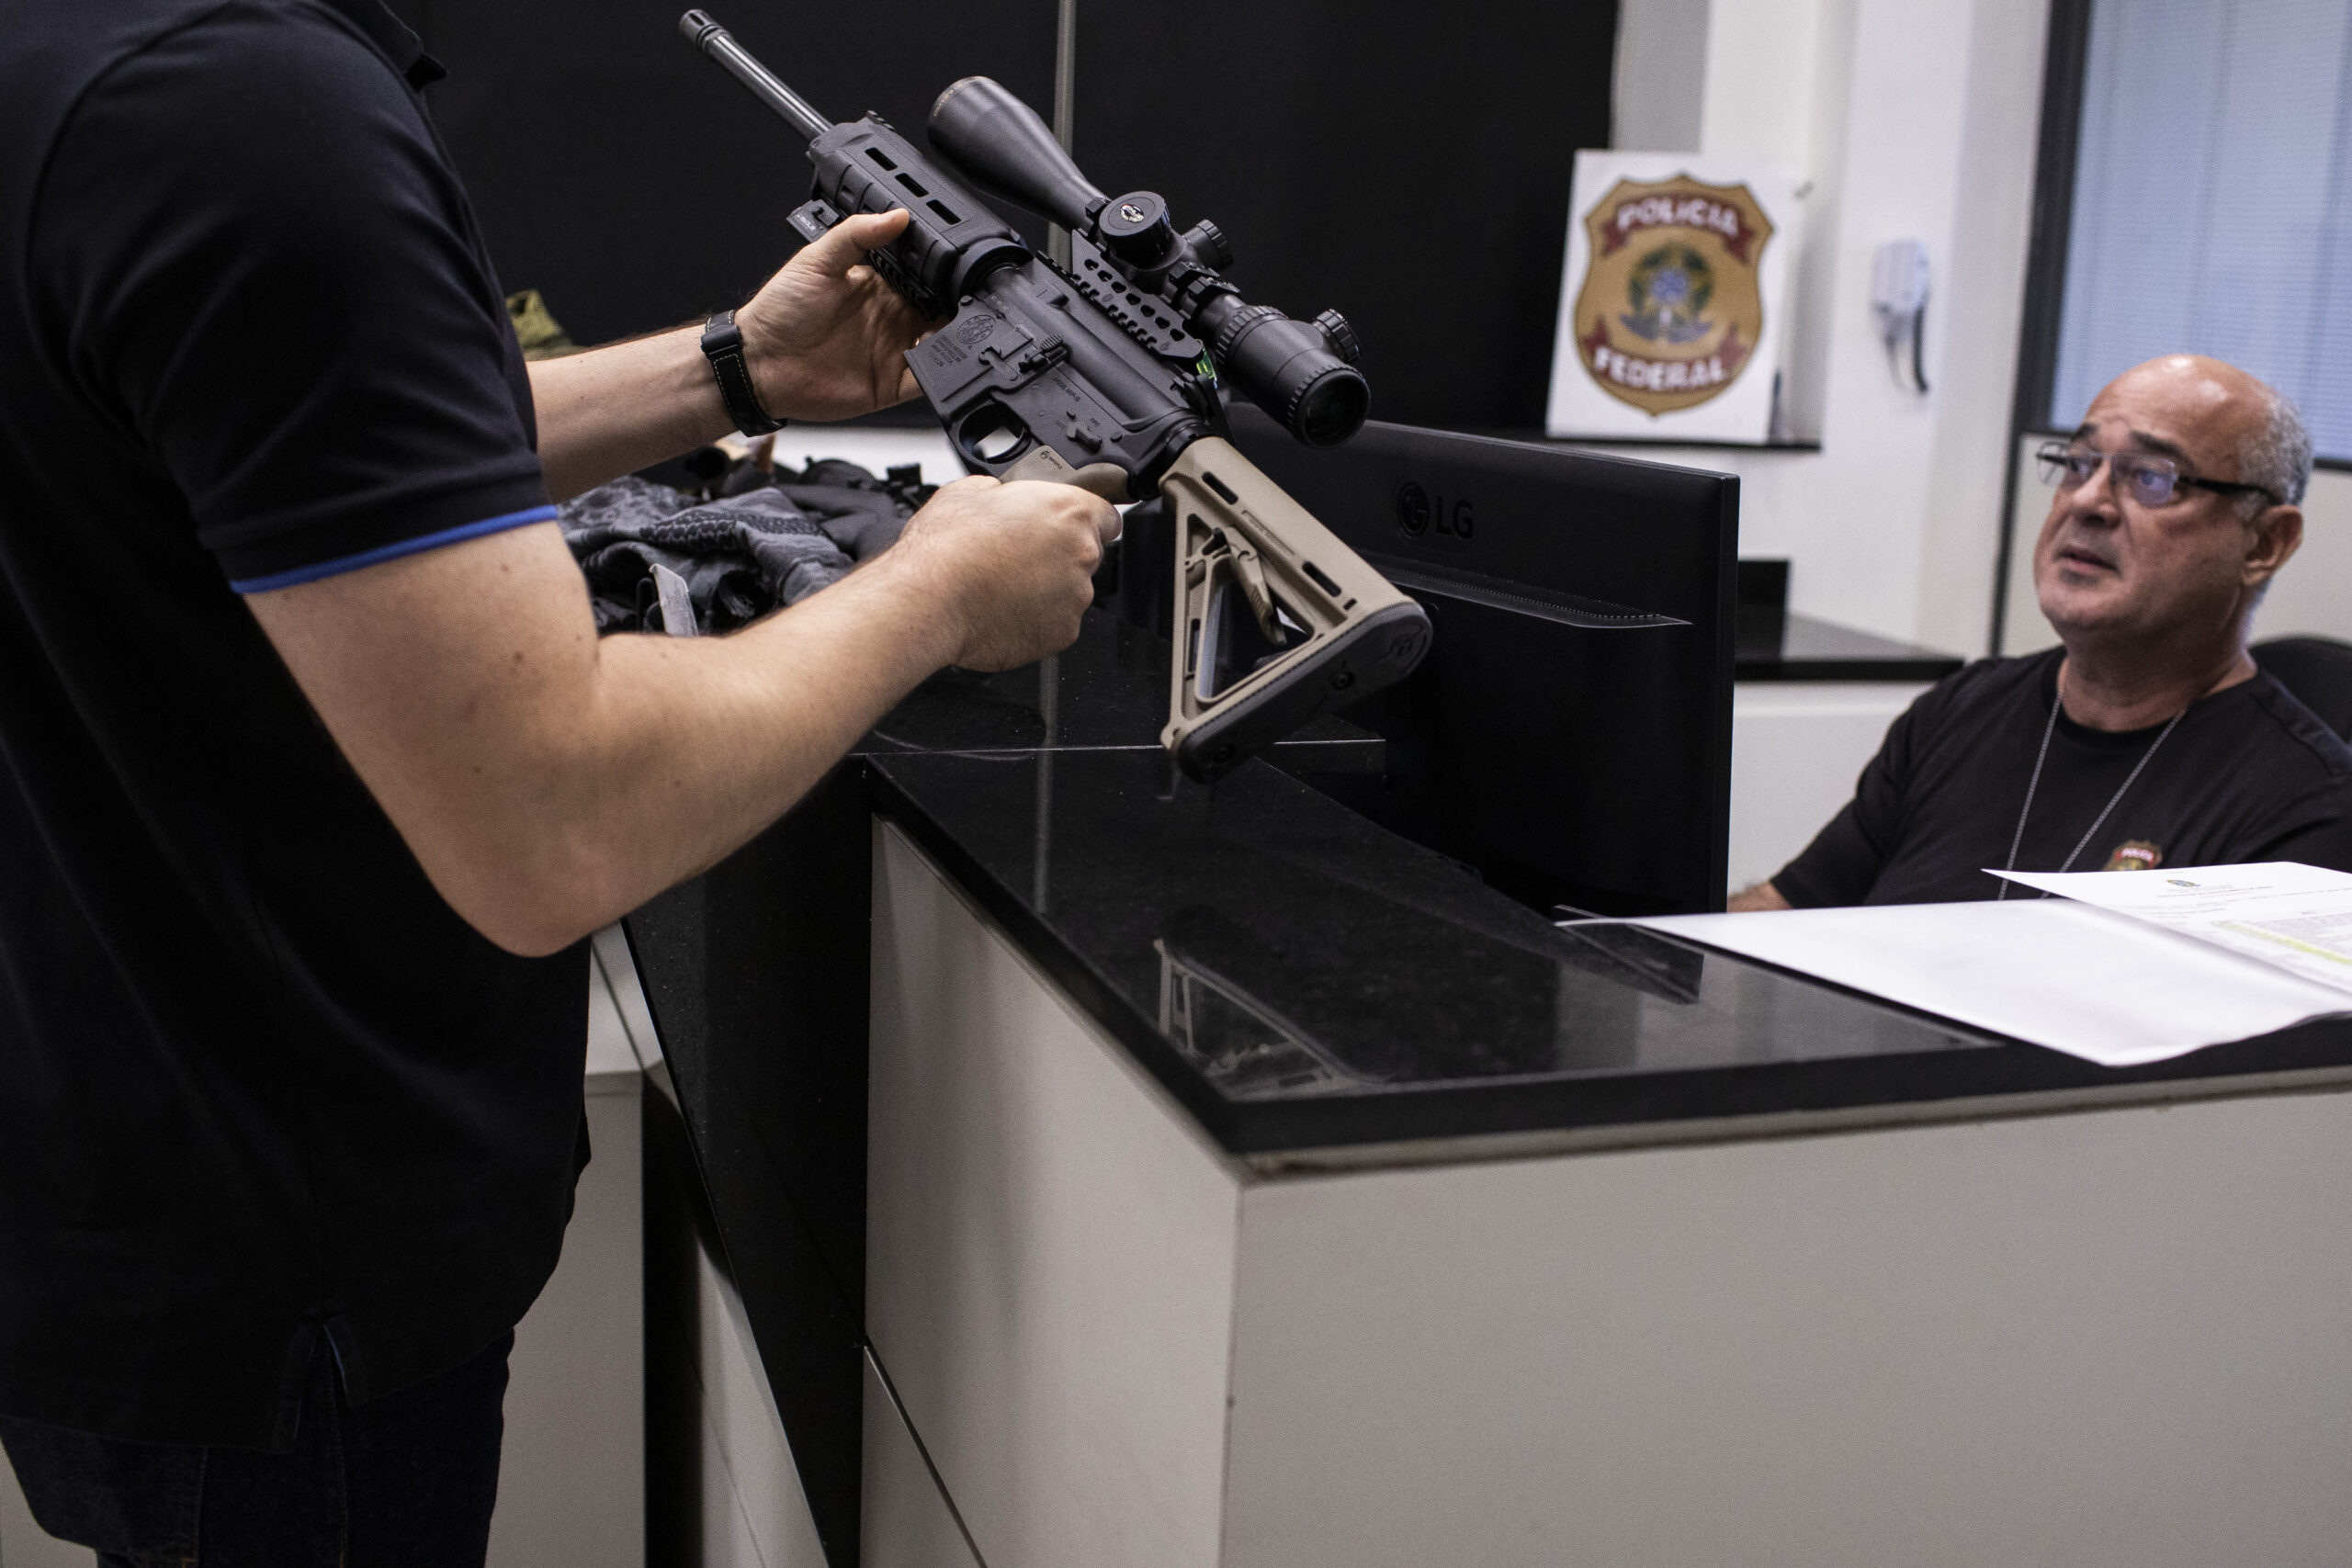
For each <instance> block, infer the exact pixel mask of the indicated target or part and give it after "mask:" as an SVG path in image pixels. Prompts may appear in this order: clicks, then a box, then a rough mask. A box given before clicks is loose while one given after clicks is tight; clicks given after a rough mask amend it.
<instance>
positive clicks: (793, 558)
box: [557, 475, 863, 632]
mask: <svg viewBox="0 0 2352 1568" xmlns="http://www.w3.org/2000/svg"><path fill="white" fill-rule="evenodd" d="M558 513H559V515H558V518H557V521H558V523H559V525H560V526H561V527H562V529H563V537H564V542H565V543H566V544H568V545H570V546H571V554H572V558H573V559H575V560H577V561H578V562H579V563H580V570H581V571H582V574H583V575H585V576H586V577H587V579H588V592H589V596H590V599H591V600H592V601H593V603H594V605H595V610H596V629H597V630H598V631H599V632H613V631H645V630H660V629H662V615H661V610H660V608H659V607H658V604H659V602H658V600H657V598H656V596H655V593H654V591H653V576H652V573H653V568H654V566H655V564H656V563H659V564H660V565H662V566H665V567H667V568H669V569H670V570H672V571H674V572H676V573H677V574H678V575H679V576H680V577H683V578H684V579H685V580H686V586H687V589H688V591H689V592H690V593H691V594H692V596H693V599H694V606H695V620H696V621H697V622H698V623H699V625H698V626H697V628H696V629H698V630H701V631H704V632H725V631H732V630H734V629H735V628H736V627H737V626H743V625H745V624H747V623H748V622H751V621H755V620H757V619H759V617H761V616H762V615H766V614H767V613H768V612H770V611H771V610H774V609H775V608H777V607H778V606H780V605H784V604H798V603H799V602H800V601H801V600H803V599H806V598H807V597H809V595H810V594H811V593H814V592H817V591H818V590H819V589H820V588H824V587H827V586H829V585H830V584H831V583H834V582H838V581H841V580H842V578H843V577H845V576H847V575H848V574H849V571H850V569H851V567H852V566H853V565H854V562H853V560H852V559H851V558H850V556H849V555H847V554H845V553H844V552H843V551H842V547H840V546H839V545H836V544H835V543H834V542H833V540H832V539H831V537H830V536H828V535H827V533H826V531H825V529H824V527H823V525H820V522H819V521H818V520H817V519H815V518H812V517H810V516H809V513H807V512H806V511H804V510H802V508H801V507H799V506H797V505H796V504H794V502H793V499H792V498H791V497H790V496H788V495H786V493H785V492H784V491H780V490H776V489H773V488H766V489H760V490H753V491H747V492H745V493H743V494H741V495H733V496H729V497H726V498H725V499H723V500H719V501H710V502H695V501H693V500H691V499H690V498H688V497H687V496H685V495H684V494H682V493H681V492H679V491H674V490H672V489H670V488H669V487H668V486H667V485H658V484H655V483H653V482H652V481H651V480H650V479H638V478H636V477H635V476H633V475H632V476H630V477H628V478H625V479H615V480H614V481H613V482H612V483H610V484H606V485H599V486H597V487H596V488H595V489H594V490H592V491H588V492H587V493H586V494H584V495H581V496H577V497H575V498H573V499H572V500H571V501H568V502H564V503H563V505H562V506H561V507H560V508H559V509H558ZM862 520H863V519H861V521H862Z"/></svg>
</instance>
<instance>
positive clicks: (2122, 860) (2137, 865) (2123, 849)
mask: <svg viewBox="0 0 2352 1568" xmlns="http://www.w3.org/2000/svg"><path fill="white" fill-rule="evenodd" d="M2164 863H2165V852H2164V851H2163V849H2162V848H2161V847H2159V846H2157V845H2155V844H2152V843H2150V842H2148V840H2145V839H2126V840H2123V841H2122V842H2121V843H2120V844H2118V845H2116V846H2115V852H2114V853H2113V854H2111V855H2109V856H2108V857H2107V863H2106V864H2105V865H2103V866H2101V867H2099V869H2100V870H2101V871H2154V870H2155V869H2156V867H2158V866H2160V865H2162V864H2164Z"/></svg>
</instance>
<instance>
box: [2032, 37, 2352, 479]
mask: <svg viewBox="0 0 2352 1568" xmlns="http://www.w3.org/2000/svg"><path fill="white" fill-rule="evenodd" d="M2183 351H2188V352H2192V353H2198V354H2210V355H2213V356H2215V357H2216V358H2220V359H2226V360H2228V361H2230V362H2231V363H2232V364H2233V365H2238V366H2242V367H2245V369H2247V370H2250V371H2252V372H2253V373H2254V374H2255V375H2256V376H2259V377H2261V378H2263V379H2264V380H2266V381H2268V382H2270V383H2271V384H2272V385H2273V386H2275V387H2277V388H2278V389H2280V390H2281V391H2283V392H2285V393H2286V394H2287V395H2288V396H2290V397H2291V398H2293V399H2294V400H2295V401H2296V403H2297V404H2298V405H2299V406H2300V407H2301V409H2302V411H2303V417H2304V418H2305V419H2306V420H2307V421H2308V422H2309V423H2310V424H2311V428H2312V442H2313V445H2314V446H2315V447H2316V448H2317V450H2318V453H2319V455H2320V456H2321V457H2336V458H2352V0H2222V3H2217V0H2093V9H2092V13H2091V27H2090V50H2089V60H2088V64H2087V68H2086V78H2085V82H2084V95H2083V119H2082V131H2081V140H2080V142H2079V146H2078V152H2077V159H2076V164H2075V204H2074V221H2073V227H2072V231H2071V234H2070V236H2069V243H2068V246H2067V255H2066V281H2065V296H2064V302H2063V305H2062V313H2061V326H2060V330H2059V341H2058V367H2057V376H2056V378H2055V382H2054V385H2053V388H2052V396H2051V408H2050V416H2051V423H2052V426H2053V427H2054V428H2057V429H2061V430H2064V429H2070V428H2072V427H2073V426H2074V425H2075V423H2078V422H2079V421H2080V420H2081V419H2082V416H2083V411H2084V410H2085V409H2086V408H2087V407H2088V406H2089V404H2090V400H2091V399H2092V398H2093V397H2094V396H2096V395H2097V393H2098V389H2100V388H2101V387H2103V386H2105V385H2106V384H2107V382H2108V381H2109V380H2110V379H2112V378H2114V377H2115V376H2116V375H2117V374H2118V373H2119V372H2120V371H2122V370H2125V369H2128V368H2130V367H2131V366H2133V365H2136V364H2138V363H2140V362H2141V361H2142V360H2144V359H2153V358H2154V357H2155V356H2157V355H2163V354H2173V353H2179V352H2183Z"/></svg>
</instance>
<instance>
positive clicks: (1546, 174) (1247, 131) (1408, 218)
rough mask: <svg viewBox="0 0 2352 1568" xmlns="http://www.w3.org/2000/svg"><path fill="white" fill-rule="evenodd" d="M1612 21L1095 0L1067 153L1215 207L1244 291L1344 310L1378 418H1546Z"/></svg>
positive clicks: (1083, 24)
mask: <svg viewBox="0 0 2352 1568" xmlns="http://www.w3.org/2000/svg"><path fill="white" fill-rule="evenodd" d="M1616 30H1617V6H1616V0H1565V3H1558V0H1555V3H1550V4H1544V3H1536V0H1455V3H1454V4H1451V5H1428V4H1422V3H1419V0H1286V3H1283V4H1267V3H1265V0H1254V3H1251V0H1115V3H1111V4H1104V3H1099V0H1098V3H1092V4H1081V5H1080V8H1079V17H1078V122H1077V137H1076V146H1075V148H1074V151H1075V152H1077V154H1078V158H1079V162H1080V164H1083V165H1084V166H1085V168H1086V171H1087V173H1088V174H1089V175H1091V176H1092V177H1093V179H1094V181H1095V183H1096V184H1097V185H1100V186H1103V189H1105V190H1107V191H1110V192H1113V193H1114V194H1115V193H1116V192H1118V191H1120V190H1122V189H1126V188H1132V187H1134V186H1143V187H1145V188H1147V189H1152V190H1157V191H1159V192H1160V193H1161V194H1162V195H1164V196H1166V197H1168V199H1169V202H1170V207H1171V208H1172V209H1173V211H1174V213H1175V216H1176V219H1177V221H1178V222H1179V223H1180V224H1182V223H1188V222H1190V221H1192V220H1193V219H1195V218H1200V217H1208V218H1212V219H1214V220H1216V222H1217V223H1218V225H1219V226H1221V227H1222V228H1223V229H1224V230H1225V231H1226V235H1227V238H1228V239H1230V240H1231V241H1232V242H1233V249H1234V254H1235V257H1236V260H1235V263H1234V266H1233V269H1232V270H1233V277H1234V281H1235V282H1236V283H1238V284H1239V285H1240V286H1241V288H1242V290H1243V292H1244V293H1245V294H1247V295H1248V297H1249V298H1250V299H1253V300H1263V301H1265V302H1266V303H1267V304H1270V305H1275V306H1279V307H1281V308H1282V309H1283V310H1287V311H1288V312H1290V313H1291V314H1292V315H1295V316H1299V317H1306V316H1311V315H1313V314H1314V313H1315V312H1316V311H1317V310H1323V309H1325V308H1326V307H1329V308H1333V309H1336V310H1339V311H1340V313H1341V314H1343V315H1345V316H1346V317H1347V318H1348V319H1349V321H1351V322H1353V323H1354V325H1355V328H1356V331H1357V333H1358V335H1359V336H1360V337H1362V338H1363V345H1364V350H1363V355H1364V356H1363V369H1364V374H1365V376H1366V378H1368V379H1369V380H1370V381H1371V383H1372V399H1373V405H1372V412H1373V417H1374V418H1375V419H1383V420H1394V421H1397V422H1400V423H1408V424H1427V425H1436V426H1440V427H1442V428H1448V429H1456V430H1459V429H1465V428H1480V427H1496V428H1507V429H1519V430H1540V429H1542V428H1543V424H1544V396H1545V392H1546V389H1547V388H1548V386H1549V382H1550V377H1551V365H1552V331H1553V322H1554V320H1555V317H1556V315H1557V312H1558V309H1559V294H1560V268H1561V265H1562V262H1563V259H1564V255H1563V253H1564V247H1565V244H1566V217H1567V209H1568V180H1569V175H1570V174H1571V172H1572V170H1573V168H1574V165H1575V162H1576V151H1577V148H1579V147H1606V146H1608V145H1609V91H1610V65H1611V54H1612V51H1613V49H1614V44H1615V39H1616Z"/></svg>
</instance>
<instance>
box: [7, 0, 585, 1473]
mask: <svg viewBox="0 0 2352 1568" xmlns="http://www.w3.org/2000/svg"><path fill="white" fill-rule="evenodd" d="M6 10H7V24H6V28H5V29H0V1414H6V1415H10V1416H19V1417H23V1418H27V1419H31V1420H38V1421H46V1422H51V1423H53V1424H56V1425H61V1426H65V1427H76V1428H80V1429H83V1430H87V1431H94V1432H99V1433H105V1434H109V1435H113V1436H118V1437H124V1438H141V1439H150V1440H158V1441H176V1442H218V1443H238V1444H253V1445H273V1444H277V1443H279V1442H282V1441H283V1440H285V1439H286V1438H288V1435H289V1434H288V1424H287V1416H288V1410H289V1409H290V1406H289V1404H288V1400H289V1399H290V1397H291V1396H292V1394H293V1393H294V1391H296V1390H297V1389H298V1388H299V1386H300V1380H301V1377H302V1373H303V1371H304V1368H305V1366H306V1365H307V1362H308V1359H309V1356H310V1355H311V1351H312V1349H313V1348H315V1347H316V1346H317V1345H318V1344H319V1343H321V1339H322V1336H323V1339H324V1342H326V1343H328V1344H331V1345H332V1347H333V1350H334V1354H335V1355H336V1357H337V1359H338V1360H339V1361H340V1364H341V1368H342V1371H343V1375H344V1378H345V1383H346V1385H347V1387H348V1389H349V1391H350V1393H351V1395H352V1397H353V1398H354V1399H356V1400H359V1401H366V1400H368V1399H372V1398H375V1397H378V1396H379V1395H381V1394H384V1393H389V1392H391V1391H393V1390H395V1389H398V1388H400V1387H401V1386H402V1385H404V1384H407V1383H409V1382H414V1381H416V1380H418V1379H421V1378H424V1377H426V1376H430V1375H432V1374H434V1373H435V1372H438V1371H443V1370H445V1369H447V1368H449V1367H451V1366H454V1365H456V1364H458V1362H460V1361H463V1360H465V1359H467V1358H469V1356H471V1355H473V1354H474V1353H475V1352H476V1351H478V1350H480V1349H481V1348H482V1347H483V1346H484V1345H486V1344H488V1343H489V1342H490V1341H491V1340H492V1339H494V1338H495V1337H497V1336H498V1335H500V1334H501V1333H503V1332H504V1331H505V1330H506V1329H507V1328H508V1327H510V1326H511V1325H513V1324H514V1323H515V1320H516V1319H517V1318H519V1317H520V1316H521V1315H522V1314H523V1312H524V1310H525V1309H526V1307H527V1306H528V1305H529V1304H530V1302H531V1300H532V1298H533V1297H534V1296H535V1295H536V1294H537V1292H538V1290H539V1288H540V1286H541V1285H542V1284H543V1283H544V1282H545V1280H546V1279H547V1276H548V1272H549V1271H550V1270H551V1269H553V1267H554V1264H555V1260H556V1255H557V1251H558V1247H559V1246H560V1240H561V1235H562V1230H563V1224H564V1221H565V1219H566V1217H567V1215H568V1213H569V1212H570V1206H571V1189H572V1182H573V1179H574V1177H575V1174H576V1169H577V1151H578V1149H579V1146H580V1145H579V1139H580V1134H581V1128H582V1116H581V1099H580V1075H581V1070H582V1049H583V1040H584V1035H585V1018H584V1010H585V994H586V966H585V960H584V956H583V952H582V949H578V948H575V949H573V950H572V951H571V952H569V953H563V954H561V955H559V956H557V957H554V958H549V959H544V960H526V959H521V958H516V957H514V956H512V955H511V954H508V953H503V952H502V951H500V950H499V949H498V948H496V947H494V946H493V945H492V944H491V943H490V942H487V941H485V940H484V939H483V938H482V937H481V936H480V935H479V934H477V933H476V932H475V931H473V930H472V929H471V928H470V927H469V926H467V925H466V924H465V923H464V922H463V921H462V920H460V919H458V917H457V916H456V915H455V914H454V913H453V912H452V911H451V910H450V909H449V908H448V906H447V904H445V903H444V902H443V901H442V900H441V898H440V897H439V896H438V895H437V894H435V891H434V890H433V888H432V886H430V884H428V883H427V882H426V880H425V878H424V874H423V873H422V872H421V871H420V870H419V868H418V866H417V863H416V861H415V859H414V857H413V856H412V855H411V854H410V853H409V852H408V850H407V848H406V846H405V845H404V844H402V842H401V840H400V838H399V836H398V835H397V834H396V833H395V832H394V831H393V830H392V828H391V826H390V822H389V821H388V820H387V819H386V818H385V817H384V815H383V813H382V811H381V810H380V809H379V808H378V807H377V806H376V804H375V802H374V800H373V799H372V798H371V797H370V796H369V795H368V792H367V790H366V789H365V788H364V787H363V786H362V785H361V784H360V783H359V781H358V779H357V777H356V775H355V774H354V773H352V772H351V770H350V768H349V767H348V766H347V765H346V764H345V761H344V760H343V758H342V756H341V755H340V753H339V752H338V751H337V750H336V749H335V746H334V742H333V740H332V739H330V738H329V737H328V735H327V733H326V731H325V729H324V728H322V726H321V725H320V723H319V721H318V719H317V717H316V716H315V715H314V714H313V713H312V712H311V709H310V707H309V705H307V704H306V703H305V701H304V700H303V698H302V695H301V694H300V691H299V690H298V689H297V688H296V686H295V685H294V682H293V681H292V680H291V679H290V678H289V676H288V673H287V671H286V669H285V667H284V666H283V664H281V663H280V661H279V660H278V659H277V655H276V653H275V651H274V650H273V649H271V647H270V645H269V643H268V642H267V640H266V638H265V637H263V636H262V635H261V633H260V631H259V629H258V628H257V626H256V625H255V623H254V619H253V617H252V615H250V614H249V613H248V612H247V610H246V608H245V606H244V604H243V600H242V599H241V597H240V592H241V591H253V590H256V589H264V588H269V587H275V586H279V585H285V584H290V583H297V582H300V581H306V580H309V579H311V578H316V577H321V576H324V575H328V574H332V573H334V572H338V571H345V570H354V569H356V568H358V567H361V566H365V565H368V564H369V563H372V562H375V561H379V560H383V559H387V558H391V557H394V556H398V555H401V554H404V553H407V552H411V551H414V550H419V549H425V548H432V547H436V546H438V545H442V544H446V543H448V542H451V541H455V540H458V539H462V538H466V537H469V536H475V535H478V534H481V533H484V532H488V531H492V530H496V529H500V528H506V527H513V526H516V525H521V524H524V523H527V522H532V521H536V520H539V519H543V518H546V517H548V516H549V515H551V514H552V513H551V509H550V508H549V507H548V504H547V494H546V491H545V489H544V487H543V485H542V481H541V479H540V474H539V467H538V462H537V457H536V456H535V454H534V452H533V441H534V431H533V427H532V421H531V403H530V389H529V383H528V381H527V379H526V376H525V374H524V367H523V364H522V361H521V357H520V355H519V354H518V352H517V350H516V347H515V341H514V336H513V334H512V333H511V332H510V331H509V330H508V328H507V325H506V318H505V311H504V309H503V302H502V299H501V296H500V291H499V288H498V284H497V280H496V278H495V277H494V276H493V275H492V269H491V265H490V261H489V258H488V255H487V254H486V253H485V251H484V249H483V246H482V243H481V235H480V233H479V231H478V230H477V228H476V226H475V223H474V219H473V215H472V213H471V211H470V210H469V208H468V205H467V202H466V197H465V194H464V191H463V189H462V188H461V186H459V183H458V178H457V176H456V175H455V174H454V172H453V171H452V170H451V168H450V166H449V163H448V160H447V156H446V154H445V153H444V152H443V150H442V148H441V146H440V144H439V142H438V141H437V140H436V138H435V133H434V130H433V128H432V125H431V123H430V121H429V120H428V119H427V118H426V115H425V111H424V104H423V101H422V100H421V98H420V97H419V96H418V93H417V84H418V83H419V82H421V81H423V80H425V79H429V76H430V75H431V74H433V73H435V72H436V71H437V68H435V67H434V66H433V65H432V64H431V62H429V61H426V60H424V59H423V58H422V56H421V51H420V50H419V48H418V45H417V41H416V39H415V38H414V36H413V34H411V33H409V32H408V31H407V29H405V28H402V27H401V25H400V23H399V22H398V21H397V20H395V19H394V18H393V17H392V16H391V15H390V12H388V11H386V10H385V9H384V8H383V7H382V6H381V5H380V4H379V0H107V3H105V4H92V3H91V0H12V3H11V4H10V5H9V6H7V7H6Z"/></svg>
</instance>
